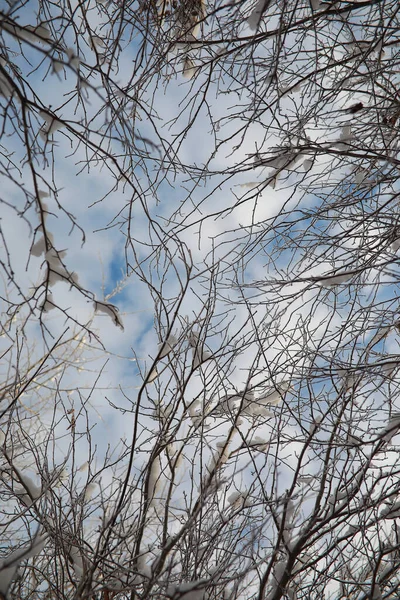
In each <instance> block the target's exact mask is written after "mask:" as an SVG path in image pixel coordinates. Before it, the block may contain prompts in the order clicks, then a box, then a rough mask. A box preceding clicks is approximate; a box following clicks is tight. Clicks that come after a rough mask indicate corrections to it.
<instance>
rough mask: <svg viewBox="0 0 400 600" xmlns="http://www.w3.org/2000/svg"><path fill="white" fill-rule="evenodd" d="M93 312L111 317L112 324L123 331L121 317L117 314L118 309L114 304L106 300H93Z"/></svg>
mask: <svg viewBox="0 0 400 600" xmlns="http://www.w3.org/2000/svg"><path fill="white" fill-rule="evenodd" d="M93 307H94V312H95V313H99V312H101V313H104V314H106V315H108V316H109V317H111V319H112V320H113V323H114V325H116V326H117V327H119V328H120V329H122V331H124V324H123V323H122V319H121V317H120V315H119V310H118V308H117V307H116V306H115V305H114V304H109V303H108V302H99V301H98V300H95V301H94V302H93Z"/></svg>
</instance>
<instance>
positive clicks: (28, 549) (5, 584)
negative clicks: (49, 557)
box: [0, 535, 47, 598]
mask: <svg viewBox="0 0 400 600" xmlns="http://www.w3.org/2000/svg"><path fill="white" fill-rule="evenodd" d="M46 541H47V536H45V535H38V536H37V538H36V539H35V540H34V541H33V542H32V543H29V544H26V545H25V546H23V547H22V548H19V550H15V551H14V552H12V553H11V554H9V555H8V556H7V557H6V558H4V559H3V560H2V561H0V593H1V594H3V596H4V597H5V598H7V592H8V589H9V587H10V584H11V582H12V580H13V579H14V578H15V575H16V572H17V569H18V566H19V564H20V563H21V562H22V561H24V560H27V559H28V558H32V557H33V556H36V555H37V554H39V552H41V550H43V548H44V547H45V545H46Z"/></svg>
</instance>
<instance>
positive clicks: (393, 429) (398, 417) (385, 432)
mask: <svg viewBox="0 0 400 600" xmlns="http://www.w3.org/2000/svg"><path fill="white" fill-rule="evenodd" d="M399 429H400V413H399V412H395V413H393V414H392V416H391V417H390V419H389V421H388V423H387V425H386V427H384V429H382V431H381V432H380V433H379V436H380V437H382V440H383V441H384V442H387V443H390V442H391V440H392V438H393V437H394V436H395V435H396V434H397V433H398V431H399Z"/></svg>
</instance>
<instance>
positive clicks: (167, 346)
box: [158, 333, 178, 359]
mask: <svg viewBox="0 0 400 600" xmlns="http://www.w3.org/2000/svg"><path fill="white" fill-rule="evenodd" d="M177 343H178V340H177V339H176V337H175V336H174V335H173V334H172V333H170V334H169V336H168V338H167V339H166V340H165V342H161V343H160V344H159V346H158V352H159V353H160V354H159V357H158V358H159V359H161V358H165V357H166V356H168V354H169V353H170V352H172V350H173V348H174V346H176V345H177Z"/></svg>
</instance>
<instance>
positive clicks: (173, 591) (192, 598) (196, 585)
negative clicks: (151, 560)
mask: <svg viewBox="0 0 400 600" xmlns="http://www.w3.org/2000/svg"><path fill="white" fill-rule="evenodd" d="M207 584H208V580H207V579H199V580H198V581H189V582H187V583H181V584H179V585H175V586H171V587H170V588H168V590H167V594H168V596H169V597H170V598H171V599H172V600H203V599H204V598H205V595H206V586H207Z"/></svg>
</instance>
